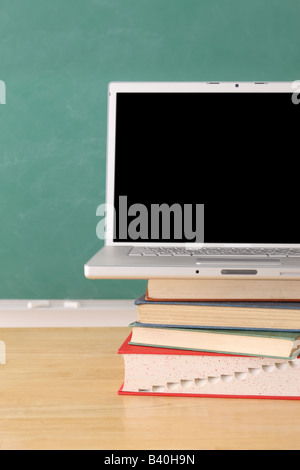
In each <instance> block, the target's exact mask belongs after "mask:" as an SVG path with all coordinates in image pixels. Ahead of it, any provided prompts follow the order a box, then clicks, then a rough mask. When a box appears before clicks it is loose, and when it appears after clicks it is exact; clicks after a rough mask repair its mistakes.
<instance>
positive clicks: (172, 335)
mask: <svg viewBox="0 0 300 470" xmlns="http://www.w3.org/2000/svg"><path fill="white" fill-rule="evenodd" d="M130 326H131V327H132V338H131V341H130V344H135V345H142V346H152V347H158V348H171V349H187V350H195V351H205V352H212V353H218V354H234V355H243V356H260V357H274V358H280V359H286V360H292V359H295V358H296V357H298V355H300V332H299V331H298V332H287V331H274V330H273V331H267V330H260V331H257V330H245V329H243V330H237V329H234V330H231V329H218V328H214V329H206V328H184V327H180V326H176V327H170V326H165V325H147V324H142V323H138V322H135V323H132V324H131V325H130Z"/></svg>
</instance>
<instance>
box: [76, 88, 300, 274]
mask: <svg viewBox="0 0 300 470" xmlns="http://www.w3.org/2000/svg"><path fill="white" fill-rule="evenodd" d="M299 101H300V100H298V99H297V95H295V89H294V86H293V83H292V82H224V83H222V82H180V83H177V82H170V83H167V82H149V83H148V82H142V83H140V82H125V83H117V82H114V83H110V84H109V90H108V138H107V175H106V203H105V205H104V204H101V205H100V206H99V207H98V208H97V214H96V215H97V217H96V219H95V227H96V233H97V236H98V238H99V251H98V252H97V253H96V254H95V256H93V258H92V259H91V260H90V261H88V262H87V263H86V265H85V276H86V277H87V278H89V279H105V278H106V279H109V278H119V279H125V278H127V279H151V278H201V277H202V278H210V277H212V278H237V277H238V278H251V279H253V278H285V279H288V278H292V279H295V278H300V223H299V176H298V166H297V165H296V162H297V161H296V155H297V154H298V153H299V138H298V135H299V124H300V104H298V103H299ZM297 147H298V150H297ZM103 240H104V243H103ZM103 244H104V246H103ZM100 246H101V247H102V248H101V249H100Z"/></svg>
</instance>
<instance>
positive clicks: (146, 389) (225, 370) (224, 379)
mask: <svg viewBox="0 0 300 470" xmlns="http://www.w3.org/2000/svg"><path fill="white" fill-rule="evenodd" d="M130 339H131V335H129V337H128V338H127V339H126V341H125V342H124V343H123V344H122V346H121V347H120V349H119V351H118V354H122V355H123V357H124V363H125V377H124V383H123V385H122V386H121V388H120V390H119V392H118V393H119V394H120V395H151V396H178V397H179V396H180V397H191V396H195V397H222V398H225V397H227V398H265V399H290V400H299V399H300V359H299V358H297V359H295V360H293V361H287V360H281V359H272V358H263V357H249V356H232V355H225V354H216V353H206V352H200V351H188V350H181V349H165V348H156V347H155V348H154V347H148V346H135V345H131V344H130Z"/></svg>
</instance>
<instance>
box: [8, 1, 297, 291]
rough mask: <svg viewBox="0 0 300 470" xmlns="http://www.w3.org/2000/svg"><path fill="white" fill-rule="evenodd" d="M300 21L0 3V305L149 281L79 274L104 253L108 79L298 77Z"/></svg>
mask: <svg viewBox="0 0 300 470" xmlns="http://www.w3.org/2000/svg"><path fill="white" fill-rule="evenodd" d="M299 13H300V4H299V0H284V1H282V0H264V1H262V0H252V1H249V0H226V1H224V0H216V1H214V0H50V1H49V0H47V1H46V0H26V1H24V0H13V1H12V0H1V11H0V80H2V81H4V83H5V85H6V104H0V298H57V299H62V298H82V299H84V298H91V299H94V298H134V297H137V296H139V295H140V294H142V293H143V292H144V289H145V287H146V281H130V280H128V281H112V280H111V281H89V280H86V279H85V278H84V275H83V265H84V263H85V262H86V261H87V260H88V259H89V258H90V257H91V256H92V255H93V254H94V253H95V252H96V251H97V249H99V248H100V247H101V246H102V242H101V241H99V240H98V239H97V237H96V225H97V221H98V220H97V217H96V208H97V206H98V205H99V204H101V203H103V202H104V194H105V166H106V162H105V154H106V113H107V86H108V83H109V82H110V81H122V80H126V81H144V80H145V81H152V80H158V81H165V80H166V81H198V80H199V81H200V80H218V81H222V80H224V81H226V80H296V79H300V35H299ZM0 98H1V96H0ZM0 103H1V99H0Z"/></svg>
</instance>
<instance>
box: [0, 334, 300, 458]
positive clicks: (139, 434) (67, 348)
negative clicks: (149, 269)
mask: <svg viewBox="0 0 300 470" xmlns="http://www.w3.org/2000/svg"><path fill="white" fill-rule="evenodd" d="M128 333H129V329H128V328H78V329H64V328H61V329H4V330H0V339H2V340H4V341H5V342H6V346H7V364H6V365H4V366H0V449H2V450H4V449H36V450H37V449H53V450H54V449H107V450H117V449H123V450H124V449H126V450H128V449H146V450H147V449H148V450H159V449H165V450H170V449H173V450H174V449H299V448H300V439H299V434H300V401H299V402H298V401H275V400H274V401H273V400H232V399H213V398H210V399H206V398H168V397H166V398H163V397H159V398H158V397H129V396H118V395H117V390H118V388H119V387H120V385H121V383H122V381H123V358H122V356H118V355H117V354H116V351H117V349H118V347H119V346H120V345H121V343H122V342H123V340H124V339H125V338H126V337H127V335H128Z"/></svg>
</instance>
